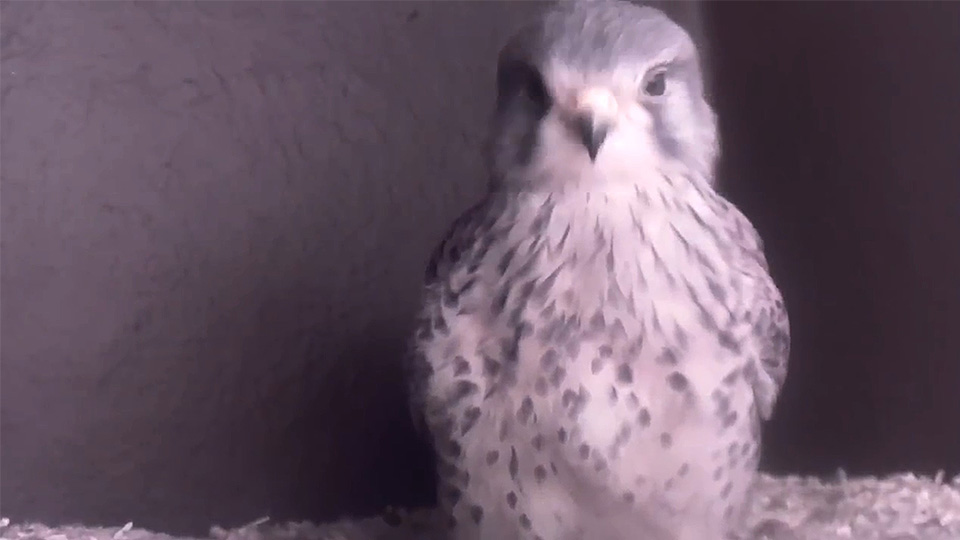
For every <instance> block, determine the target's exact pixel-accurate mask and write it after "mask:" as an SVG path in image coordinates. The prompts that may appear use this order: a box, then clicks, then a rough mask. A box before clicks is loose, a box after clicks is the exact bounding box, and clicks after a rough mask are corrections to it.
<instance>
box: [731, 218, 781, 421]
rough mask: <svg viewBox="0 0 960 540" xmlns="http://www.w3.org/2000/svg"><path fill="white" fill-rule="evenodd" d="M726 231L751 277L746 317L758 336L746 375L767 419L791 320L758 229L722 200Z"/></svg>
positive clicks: (778, 382)
mask: <svg viewBox="0 0 960 540" xmlns="http://www.w3.org/2000/svg"><path fill="white" fill-rule="evenodd" d="M725 204H726V209H725V210H726V214H727V224H728V225H727V226H728V228H729V229H728V233H729V234H730V236H731V237H732V238H734V239H735V242H736V245H737V249H738V251H739V253H738V255H739V257H737V258H738V260H739V261H740V271H741V272H743V273H744V274H746V275H748V276H750V277H751V278H752V282H753V283H754V286H752V287H750V288H749V290H750V291H751V294H750V298H749V300H748V302H747V305H746V309H747V311H746V313H748V314H749V316H748V317H747V319H748V320H749V323H750V325H751V326H752V328H753V331H752V335H753V336H756V337H757V338H758V341H757V345H758V348H759V350H758V351H757V352H758V354H759V356H758V357H757V358H756V365H755V367H754V368H753V369H751V370H750V371H749V372H748V374H747V375H748V378H749V379H751V381H750V382H751V383H752V386H753V389H754V393H755V394H756V396H757V401H758V405H759V409H760V411H759V412H760V415H761V417H762V418H763V419H769V418H770V417H771V416H772V414H773V408H774V406H775V404H776V401H777V397H778V396H779V393H780V390H781V388H782V386H783V383H784V380H785V378H786V374H787V362H788V359H789V356H790V320H789V316H788V312H787V307H786V305H785V303H784V298H783V294H782V292H781V291H780V289H779V287H778V286H777V284H776V282H775V281H774V279H773V276H772V275H771V273H770V265H769V263H768V261H767V257H766V253H765V245H764V242H763V239H762V237H761V236H760V233H759V231H758V230H757V229H756V227H755V226H754V225H753V223H752V222H751V221H750V219H749V218H748V217H747V216H746V214H744V213H743V212H742V211H741V210H740V209H739V208H738V207H737V206H736V205H734V204H732V203H730V202H728V201H725Z"/></svg>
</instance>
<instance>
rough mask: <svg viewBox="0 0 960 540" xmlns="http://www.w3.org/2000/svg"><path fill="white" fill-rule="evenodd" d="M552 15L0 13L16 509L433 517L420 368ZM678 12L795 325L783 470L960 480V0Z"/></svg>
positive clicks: (195, 526) (195, 522)
mask: <svg viewBox="0 0 960 540" xmlns="http://www.w3.org/2000/svg"><path fill="white" fill-rule="evenodd" d="M536 8H537V5H536V4H534V3H533V2H513V3H508V2H415V3H410V2H313V3H303V2H270V3H268V2H229V3H228V2H206V3H200V4H194V3H187V2H163V3H161V2H154V3H135V2H110V3H107V2H103V3H100V2H97V3H93V2H69V3H68V2H52V3H47V2H33V1H31V2H15V3H14V2H5V3H3V4H2V9H3V11H2V18H0V20H2V28H0V45H2V58H0V60H2V66H0V98H2V102H0V105H2V125H0V128H2V133H0V137H2V139H0V172H2V193H0V202H2V252H0V254H2V265H0V270H2V280H0V293H2V310H0V324H2V336H0V337H2V340H0V353H2V358H0V360H2V372H0V374H2V378H0V383H2V385H0V397H2V410H0V430H2V435H0V437H2V445H0V513H2V514H3V515H4V516H5V517H10V518H12V519H14V520H17V521H19V520H24V519H31V520H43V521H46V522H48V523H63V522H74V521H82V522H85V523H88V524H113V525H118V524H122V523H125V522H126V521H129V520H132V521H134V522H135V523H136V524H137V525H138V526H142V527H148V528H153V529H159V530H164V531H169V532H174V533H204V532H206V530H207V528H208V527H209V526H210V525H211V524H214V523H217V524H221V525H225V526H232V525H236V524H239V523H243V522H246V521H250V520H252V519H256V518H258V517H260V516H264V515H269V516H271V517H272V518H274V519H278V520H280V519H285V518H315V519H323V518H330V517H335V516H339V515H341V514H342V513H345V512H350V513H372V512H375V511H378V510H379V509H380V508H381V507H382V506H383V505H385V504H387V503H408V504H416V503H423V502H426V501H428V500H429V497H430V491H431V488H430V485H429V477H428V470H429V464H428V463H427V462H426V460H425V457H424V452H423V448H420V447H418V446H417V445H416V443H415V442H414V438H413V436H412V435H411V432H410V425H409V422H408V420H407V419H406V416H405V408H404V405H403V393H402V390H401V384H400V381H399V371H398V365H397V357H398V355H399V354H400V351H401V350H402V346H403V340H404V337H405V336H406V334H407V332H408V330H409V326H410V315H411V313H412V310H413V309H414V306H415V302H416V300H417V295H418V292H419V290H418V285H419V280H420V277H421V275H422V270H423V266H424V262H425V259H426V257H427V254H428V253H429V251H430V248H431V247H432V245H433V244H434V243H435V242H436V241H437V239H438V237H439V235H440V234H441V232H442V231H443V229H444V228H445V227H446V224H447V223H448V222H449V221H450V220H451V219H452V218H453V217H454V216H455V215H456V214H458V213H459V212H460V211H461V210H462V209H463V208H464V207H465V206H466V205H468V204H469V203H470V202H472V201H473V200H475V199H476V198H477V197H478V196H479V195H480V193H481V190H482V189H483V183H484V178H483V174H482V169H481V167H480V156H479V152H478V148H479V142H480V141H479V138H480V135H481V132H482V129H483V126H484V125H485V124H484V123H485V121H486V118H487V114H488V112H489V110H490V106H491V105H492V89H493V78H492V75H493V61H494V58H495V55H496V51H497V49H498V47H499V45H500V43H501V42H502V40H503V39H504V37H505V36H506V34H507V33H509V32H510V31H512V30H513V29H514V28H515V27H516V25H517V24H519V22H520V20H521V18H522V17H525V16H527V15H529V14H530V13H532V12H533V11H534V10H535V9H536ZM668 8H669V12H670V13H671V14H673V15H675V16H676V17H677V18H678V20H681V21H682V22H683V23H684V24H685V25H687V26H688V28H689V29H690V31H691V33H693V34H694V35H695V36H696V37H697V38H698V39H699V40H700V41H701V42H702V43H703V50H704V54H705V57H706V65H707V66H708V67H709V68H711V75H710V78H711V79H712V81H713V89H714V92H713V99H714V101H715V103H716V105H717V108H718V111H719V113H720V116H721V131H722V136H723V140H724V152H725V154H724V158H723V162H722V165H721V172H722V176H723V182H724V185H725V187H726V188H727V190H728V192H729V194H730V197H731V198H732V199H733V200H734V201H735V202H736V203H738V204H739V205H741V206H742V208H743V209H744V210H745V212H746V213H747V214H748V215H749V216H750V217H751V218H752V219H753V220H754V221H755V223H756V225H757V227H758V228H759V229H760V231H761V233H762V235H763V237H764V238H765V240H766V242H767V249H768V257H769V259H770V262H771V265H772V268H773V273H774V275H775V277H776V278H777V280H778V282H779V283H780V284H781V288H782V289H783V291H784V294H785V296H786V299H787V303H788V306H789V308H790V312H791V319H792V323H793V357H792V365H791V373H790V376H789V379H788V382H787V385H786V387H785V390H784V393H783V397H782V400H781V404H780V407H779V410H778V412H777V415H776V417H775V419H774V421H773V422H772V423H771V424H770V425H769V429H768V431H767V447H766V452H765V466H766V467H767V468H768V469H771V470H774V471H778V472H790V473H812V474H826V473H832V472H833V471H834V470H835V469H836V468H838V467H844V468H846V469H847V470H848V471H851V472H853V473H858V474H881V475H882V474H887V473H891V472H896V471H903V470H912V471H915V472H918V473H928V474H931V473H935V472H936V471H937V470H938V469H946V471H947V472H948V473H950V474H956V473H960V280H958V276H960V239H958V233H960V2H929V3H916V2H910V3H907V2H902V3H900V2H855V3H854V2H850V3H846V2H802V3H801V2H796V3H794V2H764V3H752V2H749V3H748V2H715V3H706V4H702V5H701V4H696V3H686V2H684V3H672V4H670V5H669V6H668Z"/></svg>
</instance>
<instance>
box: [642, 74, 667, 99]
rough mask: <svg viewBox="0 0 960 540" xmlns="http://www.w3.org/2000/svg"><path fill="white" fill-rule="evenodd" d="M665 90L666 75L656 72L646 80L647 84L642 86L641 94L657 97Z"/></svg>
mask: <svg viewBox="0 0 960 540" xmlns="http://www.w3.org/2000/svg"><path fill="white" fill-rule="evenodd" d="M666 90H667V73H666V72H665V71H658V72H656V73H654V74H653V75H651V76H650V77H649V78H647V82H645V83H644V85H643V93H644V94H646V95H648V96H653V97H658V96H662V95H663V93H664V92H665V91H666Z"/></svg>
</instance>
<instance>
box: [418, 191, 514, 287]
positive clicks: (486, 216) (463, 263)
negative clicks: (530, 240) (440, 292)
mask: <svg viewBox="0 0 960 540" xmlns="http://www.w3.org/2000/svg"><path fill="white" fill-rule="evenodd" d="M501 206H502V205H500V204H498V202H497V201H496V200H495V199H494V198H492V197H486V198H484V199H482V200H480V201H479V202H476V203H474V204H473V205H472V206H470V207H468V208H467V209H466V210H464V211H463V212H462V213H461V214H460V215H459V216H458V217H457V218H456V219H455V220H454V221H453V223H451V224H450V226H449V227H448V228H447V230H446V232H445V233H444V235H443V237H442V238H441V240H440V241H439V242H438V243H437V245H436V246H435V247H434V249H433V252H432V253H431V254H430V258H429V260H428V262H427V268H426V271H425V272H424V284H425V285H426V286H427V287H431V286H432V285H435V284H437V283H440V282H443V281H445V280H446V279H447V277H448V276H449V275H450V273H451V272H454V271H457V270H463V269H468V268H466V267H468V266H469V265H470V263H474V264H477V263H479V259H481V258H482V255H483V253H482V252H483V251H484V250H485V249H488V248H489V245H486V244H485V243H484V239H485V238H488V239H489V238H491V228H492V227H493V225H494V222H495V221H496V219H497V216H498V214H499V213H500V212H501V211H502V209H501ZM485 246H486V247H485Z"/></svg>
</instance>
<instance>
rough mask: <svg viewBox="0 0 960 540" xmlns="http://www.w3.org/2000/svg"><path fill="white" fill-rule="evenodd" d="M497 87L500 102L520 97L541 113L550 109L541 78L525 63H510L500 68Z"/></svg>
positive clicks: (545, 88)
mask: <svg viewBox="0 0 960 540" xmlns="http://www.w3.org/2000/svg"><path fill="white" fill-rule="evenodd" d="M497 87H498V93H499V94H500V99H501V100H507V99H510V98H514V97H520V98H523V99H524V100H525V101H526V102H528V103H529V104H531V105H533V106H534V107H535V108H537V109H538V110H540V111H541V112H546V110H547V109H548V108H549V107H550V94H549V92H548V91H547V87H546V85H545V84H544V82H543V77H541V76H540V73H539V72H538V71H537V70H536V69H535V68H534V67H533V66H531V65H529V64H527V63H525V62H510V63H507V64H504V65H502V66H500V69H499V70H498V72H497Z"/></svg>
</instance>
